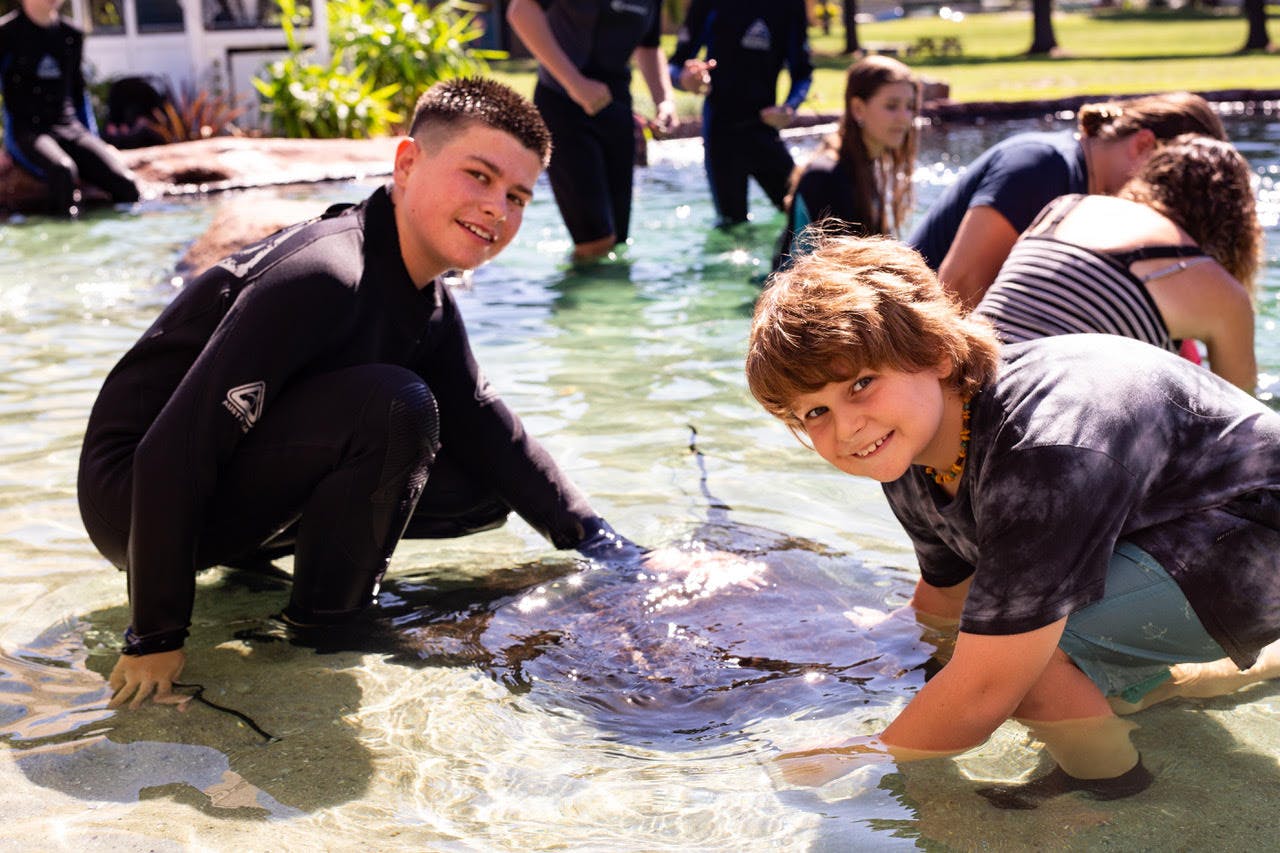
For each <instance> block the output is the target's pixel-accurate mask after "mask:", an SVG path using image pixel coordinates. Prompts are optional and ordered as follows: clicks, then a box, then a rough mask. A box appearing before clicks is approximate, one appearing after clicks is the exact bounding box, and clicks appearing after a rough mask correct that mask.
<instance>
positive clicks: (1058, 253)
mask: <svg viewBox="0 0 1280 853" xmlns="http://www.w3.org/2000/svg"><path fill="white" fill-rule="evenodd" d="M1083 198H1085V196H1083V195H1071V196H1065V197H1063V198H1061V199H1059V200H1058V202H1057V203H1055V204H1053V205H1050V206H1048V207H1046V208H1045V210H1044V211H1043V212H1042V213H1041V214H1040V216H1039V217H1037V220H1036V222H1034V223H1032V225H1031V229H1035V228H1036V227H1037V225H1038V224H1039V223H1040V220H1042V219H1044V218H1045V216H1050V215H1051V216H1052V217H1053V218H1052V219H1051V220H1050V221H1049V223H1048V225H1047V227H1045V228H1044V229H1043V230H1041V231H1037V232H1036V233H1034V234H1027V235H1025V236H1024V237H1022V238H1021V239H1020V240H1019V241H1018V242H1017V243H1015V244H1014V247H1013V250H1012V251H1011V252H1010V253H1009V257H1008V259H1007V260H1006V261H1005V262H1004V266H1002V267H1001V268H1000V273H999V275H997V276H996V280H995V281H994V282H993V283H992V285H991V287H990V288H989V289H988V290H987V292H986V295H984V296H983V297H982V301H981V302H980V303H978V307H977V308H975V309H974V313H975V314H978V315H981V316H983V317H986V318H987V319H988V320H990V321H991V322H992V323H993V324H994V325H995V327H996V333H997V334H998V335H999V337H1000V340H1002V341H1003V342H1004V343H1016V342H1018V341H1029V340H1033V339H1035V338H1047V337H1050V336H1053V335H1069V334H1074V333H1078V332H1099V333H1103V334H1110V335H1121V336H1123V337H1126V338H1136V339H1137V340H1140V341H1145V342H1146V343H1149V344H1153V345H1155V346H1157V347H1160V348H1162V349H1167V350H1171V351H1176V350H1177V346H1176V345H1175V343H1174V341H1173V340H1172V339H1171V338H1170V336H1169V330H1168V327H1167V326H1166V325H1165V322H1164V318H1163V317H1162V316H1161V315H1160V309H1159V308H1158V307H1157V306H1156V303H1155V300H1153V299H1152V298H1151V294H1150V293H1149V292H1148V290H1147V287H1146V282H1147V281H1149V280H1150V279H1152V278H1155V277H1157V276H1159V275H1162V274H1163V273H1164V272H1165V270H1160V271H1157V272H1156V273H1153V274H1152V275H1149V276H1147V277H1145V278H1138V277H1137V276H1135V275H1134V274H1133V273H1132V272H1130V271H1129V265H1130V264H1132V263H1134V262H1135V261H1139V260H1143V259H1146V258H1207V256H1206V255H1205V253H1204V251H1203V250H1201V249H1200V247H1199V246H1143V247H1141V248H1138V249H1132V250H1129V251H1124V252H1101V251H1097V250H1094V249H1087V248H1085V247H1083V246H1078V245H1076V244H1074V243H1068V242H1066V241H1063V240H1060V239H1058V238H1057V237H1055V236H1053V234H1054V231H1056V230H1057V227H1058V223H1059V222H1061V221H1062V219H1063V217H1065V216H1066V215H1067V214H1068V213H1069V212H1070V211H1071V210H1072V209H1073V208H1074V207H1075V206H1076V205H1077V204H1079V203H1080V201H1081V200H1082V199H1083ZM1031 229H1029V230H1031ZM1178 266H1179V268H1180V267H1181V266H1183V265H1178Z"/></svg>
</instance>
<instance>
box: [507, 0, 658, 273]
mask: <svg viewBox="0 0 1280 853" xmlns="http://www.w3.org/2000/svg"><path fill="white" fill-rule="evenodd" d="M661 18H662V3H660V2H659V0H627V2H613V3H606V2H605V0H512V2H511V5H510V6H509V7H508V8H507V21H508V22H509V23H510V24H511V28H512V29H513V30H515V32H516V34H517V35H518V36H520V40H521V41H523V42H524V43H525V46H526V47H528V48H529V51H530V52H531V53H532V54H533V55H534V58H536V59H537V60H538V83H537V86H536V88H535V89H534V92H533V102H534V103H535V104H537V105H538V110H539V111H540V112H541V113H542V116H543V118H544V119H546V122H547V125H548V126H549V127H550V128H551V136H552V138H553V140H554V142H555V146H554V151H553V152H552V155H551V163H550V166H548V168H547V177H548V178H550V180H551V191H552V192H553V193H554V194H555V197H556V206H557V207H559V208H560V216H561V217H563V219H564V224H565V227H567V228H568V229H569V235H570V236H571V237H572V238H573V257H574V260H578V261H590V260H594V259H597V258H601V257H604V256H605V255H607V254H609V253H610V252H611V251H613V248H614V246H616V245H617V244H619V243H625V242H626V241H627V235H628V233H629V231H630V223H631V185H632V178H633V172H634V169H635V161H636V139H635V131H636V127H635V118H634V116H633V115H632V112H631V66H630V65H629V64H628V63H629V62H630V59H631V56H632V54H633V53H634V54H635V58H636V64H637V65H638V66H639V67H640V73H641V75H642V76H643V77H644V79H645V83H646V84H647V85H648V87H649V92H650V94H652V95H653V103H654V109H655V111H656V121H657V124H658V127H659V128H661V129H663V130H669V129H671V128H673V127H675V125H676V123H677V119H676V108H675V101H674V100H673V93H672V88H671V78H670V76H669V71H668V68H667V62H666V59H665V58H663V55H662V48H661V47H660V46H659V44H658V37H659V35H660V34H661Z"/></svg>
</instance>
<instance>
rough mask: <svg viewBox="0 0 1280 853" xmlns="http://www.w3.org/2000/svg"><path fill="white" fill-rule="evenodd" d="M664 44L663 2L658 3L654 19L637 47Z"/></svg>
mask: <svg viewBox="0 0 1280 853" xmlns="http://www.w3.org/2000/svg"><path fill="white" fill-rule="evenodd" d="M661 45H662V4H661V3H659V4H658V8H657V10H656V11H655V12H654V14H653V21H652V22H650V24H649V29H647V30H645V33H644V37H643V38H641V39H640V43H639V44H638V45H637V47H661Z"/></svg>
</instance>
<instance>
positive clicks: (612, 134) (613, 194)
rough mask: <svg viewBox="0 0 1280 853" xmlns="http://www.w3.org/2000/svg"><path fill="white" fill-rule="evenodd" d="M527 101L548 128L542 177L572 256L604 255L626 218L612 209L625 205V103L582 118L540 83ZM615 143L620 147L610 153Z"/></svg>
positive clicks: (630, 152)
mask: <svg viewBox="0 0 1280 853" xmlns="http://www.w3.org/2000/svg"><path fill="white" fill-rule="evenodd" d="M533 102H534V104H535V105H536V106H537V108H538V111H539V112H540V113H541V114H542V117H543V119H544V120H545V121H546V123H547V127H548V129H550V131H551V138H552V148H551V163H550V165H548V167H547V179H548V181H549V182H550V183H551V192H552V194H553V195H554V196H555V200H556V207H558V208H559V209H560V216H561V218H562V219H563V220H564V224H565V227H566V228H567V229H568V230H569V236H570V237H571V238H572V240H573V259H574V261H576V262H579V263H583V262H589V261H592V260H597V259H599V258H602V257H605V256H606V255H608V254H609V253H610V252H612V251H613V248H614V246H616V245H617V244H618V243H619V242H620V241H622V240H625V239H626V226H627V222H625V221H623V222H619V221H618V220H617V218H616V211H617V210H618V209H619V208H620V207H621V206H622V204H623V202H625V209H626V210H627V211H628V212H629V211H630V209H631V194H630V187H631V171H632V168H633V161H634V158H635V143H634V133H635V131H634V124H633V122H632V118H631V111H630V106H629V105H628V106H620V105H619V103H618V102H616V101H615V102H613V103H611V104H609V105H608V106H607V107H605V108H604V109H603V110H601V111H600V112H599V113H597V114H596V115H594V116H588V115H587V114H586V113H585V112H583V110H582V108H581V107H580V106H578V105H577V104H575V103H574V102H573V101H572V100H570V99H569V98H568V97H567V96H565V95H562V94H560V93H559V92H557V91H555V90H553V89H551V88H550V87H547V86H542V85H539V86H537V87H536V88H535V89H534V95H533ZM620 118H621V119H625V121H620ZM624 139H625V144H624ZM618 146H622V147H623V149H624V150H622V151H620V152H619V151H614V150H613V148H616V147H618ZM619 157H623V158H625V163H626V183H625V197H624V198H621V199H620V198H618V197H617V191H618V187H617V186H615V184H617V183H618V181H617V177H618V176H617V174H616V171H617V169H618V164H619V162H620V161H619V160H618V158H619Z"/></svg>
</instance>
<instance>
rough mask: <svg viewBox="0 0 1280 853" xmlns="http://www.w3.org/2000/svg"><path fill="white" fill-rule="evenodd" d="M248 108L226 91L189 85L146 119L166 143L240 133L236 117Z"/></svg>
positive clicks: (149, 127)
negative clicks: (225, 92) (230, 98)
mask: <svg viewBox="0 0 1280 853" xmlns="http://www.w3.org/2000/svg"><path fill="white" fill-rule="evenodd" d="M245 109H246V108H245V107H243V106H240V105H237V104H236V103H235V102H234V101H232V100H228V99H227V98H226V97H224V96H222V95H217V94H214V93H212V92H209V91H207V90H204V89H200V90H197V89H196V88H195V87H194V86H188V87H185V88H184V89H182V90H181V91H180V92H179V93H178V94H177V95H176V96H175V97H174V98H173V99H172V100H166V101H165V102H164V105H163V106H160V107H156V108H155V109H154V110H153V111H152V112H151V115H149V116H147V117H146V118H144V119H143V120H142V123H143V125H144V126H145V127H147V128H148V129H149V130H153V131H155V133H156V135H157V136H159V137H160V139H161V140H162V141H163V142H165V143H169V142H185V141H187V140H192V139H208V138H209V137H211V136H223V135H225V134H232V135H236V134H238V133H239V128H237V127H236V125H235V120H236V119H238V118H240V116H242V115H244V113H245Z"/></svg>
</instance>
